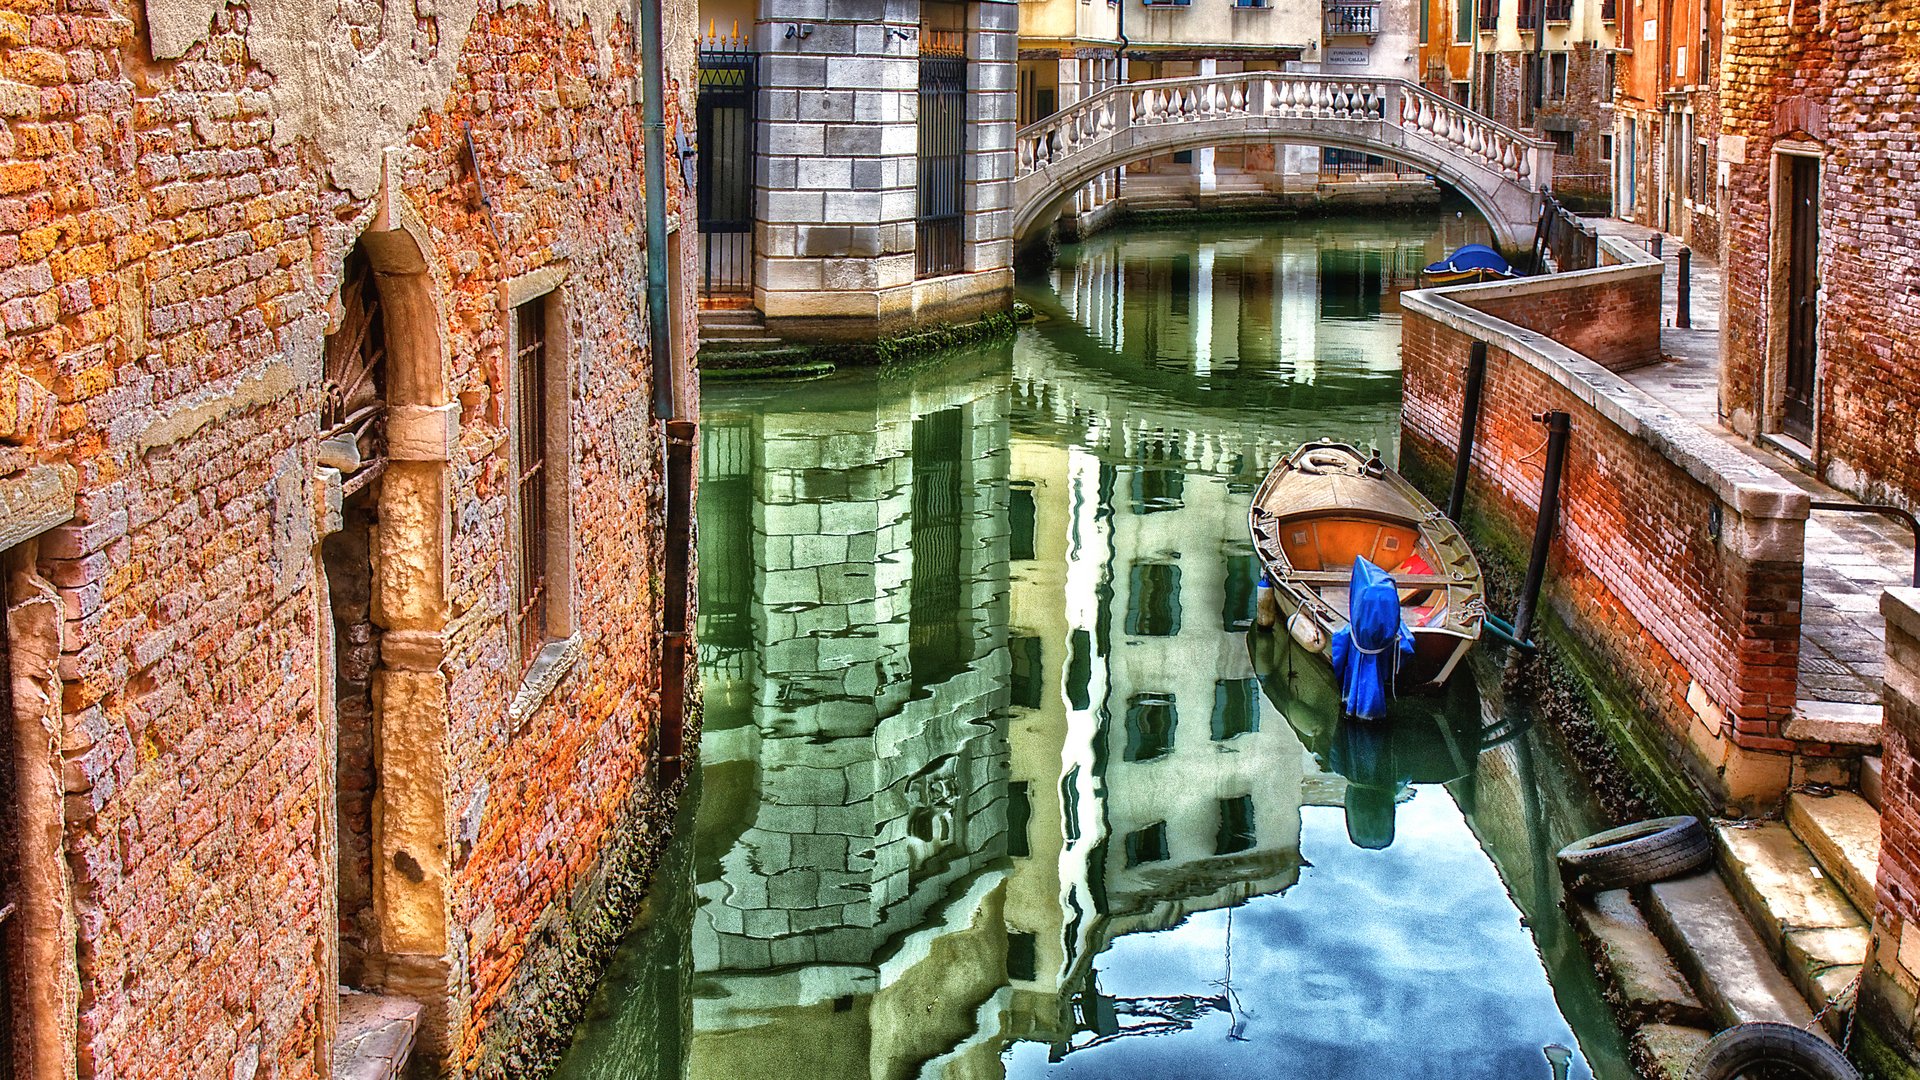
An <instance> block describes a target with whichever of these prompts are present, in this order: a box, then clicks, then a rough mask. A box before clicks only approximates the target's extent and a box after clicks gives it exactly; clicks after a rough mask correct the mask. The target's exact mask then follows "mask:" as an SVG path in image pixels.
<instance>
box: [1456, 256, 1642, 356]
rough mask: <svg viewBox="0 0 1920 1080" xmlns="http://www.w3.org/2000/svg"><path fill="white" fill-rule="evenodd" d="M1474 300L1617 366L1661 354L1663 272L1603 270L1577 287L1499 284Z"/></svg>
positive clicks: (1493, 313) (1487, 310)
mask: <svg viewBox="0 0 1920 1080" xmlns="http://www.w3.org/2000/svg"><path fill="white" fill-rule="evenodd" d="M1471 303H1472V306H1473V308H1474V309H1475V310H1476V311H1481V312H1484V313H1486V314H1488V315H1491V316H1493V317H1494V318H1496V319H1503V320H1505V321H1507V322H1510V323H1512V324H1514V325H1515V326H1523V327H1525V328H1527V329H1528V330H1532V331H1534V332H1535V333H1538V334H1545V335H1546V336H1547V337H1550V338H1552V339H1553V340H1555V341H1557V342H1559V343H1560V344H1562V345H1565V346H1566V347H1567V348H1569V349H1572V350H1573V351H1574V352H1577V353H1579V354H1580V355H1582V356H1584V357H1586V358H1587V359H1589V360H1592V361H1593V362H1594V363H1596V364H1599V365H1600V366H1601V367H1604V368H1607V369H1609V370H1611V371H1622V370H1625V369H1627V368H1634V367H1639V366H1641V365H1643V364H1651V363H1653V362H1654V361H1657V360H1659V359H1660V330H1659V317H1660V275H1658V274H1640V275H1637V276H1632V277H1627V276H1622V275H1618V274H1606V275H1597V276H1595V277H1593V278H1592V279H1591V280H1590V281H1589V282H1587V283H1586V284H1584V285H1582V286H1580V287H1576V288H1568V287H1565V286H1560V287H1549V288H1540V287H1538V285H1536V284H1535V283H1534V282H1527V283H1525V284H1523V285H1517V286H1496V287H1494V288H1491V289H1488V290H1485V291H1484V292H1483V293H1481V294H1479V295H1476V296H1475V297H1474V298H1473V300H1472V301H1471ZM1649 312H1651V313H1652V314H1651V316H1649V315H1648V313H1649ZM1649 317H1650V318H1651V319H1652V325H1649V323H1648V319H1649Z"/></svg>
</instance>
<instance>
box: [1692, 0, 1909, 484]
mask: <svg viewBox="0 0 1920 1080" xmlns="http://www.w3.org/2000/svg"><path fill="white" fill-rule="evenodd" d="M1724 42H1725V49H1724V52H1723V59H1722V62H1721V67H1720V71H1721V89H1720V108H1721V120H1720V123H1721V130H1722V132H1723V133H1724V135H1725V136H1726V138H1724V139H1722V140H1721V145H1722V147H1723V149H1724V151H1725V152H1724V153H1723V154H1722V157H1723V158H1724V160H1726V161H1727V163H1728V186H1727V191H1726V208H1727V221H1726V263H1725V267H1724V270H1725V275H1726V279H1725V280H1726V297H1727V299H1726V311H1725V324H1726V326H1727V328H1728V329H1727V332H1726V337H1725V343H1724V346H1723V354H1724V370H1723V375H1722V378H1721V381H1720V385H1721V394H1722V398H1723V402H1724V405H1723V407H1724V408H1725V410H1726V412H1727V415H1728V416H1729V417H1730V418H1731V419H1732V421H1733V423H1734V424H1735V426H1736V427H1737V428H1738V429H1739V430H1741V431H1742V432H1743V433H1749V434H1751V433H1754V432H1756V431H1761V430H1772V429H1774V428H1776V427H1777V411H1778V406H1777V405H1776V404H1774V402H1773V401H1771V400H1769V395H1770V394H1771V395H1773V396H1774V397H1775V398H1777V396H1778V388H1779V387H1780V386H1781V383H1782V378H1783V377H1782V376H1781V375H1780V374H1779V371H1780V370H1781V365H1783V364H1784V351H1783V350H1784V339H1785V334H1786V321H1785V307H1784V298H1783V297H1782V296H1781V295H1779V294H1778V293H1777V292H1776V289H1775V285H1776V275H1779V274H1781V273H1782V272H1783V271H1782V267H1783V264H1784V259H1783V258H1782V257H1781V256H1780V254H1779V253H1778V251H1779V249H1778V248H1777V247H1776V244H1775V237H1774V232H1775V228H1776V222H1777V221H1778V219H1779V218H1780V213H1779V210H1778V208H1776V207H1775V206H1774V205H1773V204H1774V174H1775V169H1776V166H1775V153H1774V151H1775V149H1776V147H1778V146H1779V145H1780V144H1781V143H1782V142H1786V141H1792V142H1794V143H1796V144H1797V145H1799V146H1800V147H1802V148H1808V149H1814V150H1817V152H1818V153H1820V154H1821V156H1822V165H1821V188H1822V193H1821V214H1820V229H1821V243H1820V278H1821V286H1822V300H1821V310H1820V317H1819V322H1818V349H1819V357H1820V361H1819V365H1820V366H1819V383H1818V386H1817V388H1816V401H1815V413H1816V418H1815V426H1816V431H1815V446H1814V451H1815V455H1816V458H1817V464H1818V465H1819V467H1820V470H1821V472H1822V474H1823V475H1824V476H1825V477H1826V479H1827V480H1828V481H1830V482H1832V483H1833V484H1835V485H1836V486H1838V487H1841V488H1844V489H1846V490H1848V491H1851V492H1853V493H1854V494H1856V495H1860V496H1862V497H1865V498H1868V499H1871V500H1876V501H1887V502H1894V503H1899V504H1901V505H1905V506H1909V507H1911V506H1914V505H1917V504H1920V454H1915V453H1914V447H1913V443H1912V440H1911V439H1904V438H1888V437H1887V433H1888V432H1890V431H1898V432H1906V431H1912V430H1914V429H1915V428H1917V427H1920V388H1916V387H1915V385H1914V380H1913V379H1912V378H1911V375H1910V359H1909V358H1910V353H1911V343H1912V342H1913V341H1914V340H1915V339H1916V338H1917V337H1920V304H1916V303H1915V302H1914V295H1913V287H1912V286H1913V280H1914V276H1915V273H1916V265H1915V257H1914V253H1915V251H1916V250H1920V229H1917V228H1916V226H1915V224H1914V221H1913V216H1912V213H1913V207H1912V201H1913V191H1914V189H1915V186H1916V185H1917V184H1920V161H1915V160H1914V154H1913V152H1912V140H1913V127H1914V125H1913V123H1912V120H1911V117H1912V115H1913V112H1914V110H1915V107H1916V100H1920V99H1917V98H1916V91H1915V87H1916V86H1920V28H1916V27H1915V24H1914V22H1913V19H1912V17H1911V13H1910V12H1909V11H1908V10H1907V9H1906V8H1905V7H1904V6H1902V5H1889V4H1883V3H1876V2H1871V0H1830V2H1828V3H1825V4H1806V3H1801V4H1798V5H1797V6H1796V5H1795V4H1794V3H1792V2H1791V0H1753V2H1749V3H1742V4H1738V5H1733V6H1732V7H1731V8H1730V11H1729V18H1728V21H1727V24H1726V30H1725V35H1724Z"/></svg>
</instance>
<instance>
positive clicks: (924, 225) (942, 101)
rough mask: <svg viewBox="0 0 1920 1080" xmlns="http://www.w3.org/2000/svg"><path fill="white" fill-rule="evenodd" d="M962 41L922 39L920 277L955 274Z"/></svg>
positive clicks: (962, 130) (958, 37)
mask: <svg viewBox="0 0 1920 1080" xmlns="http://www.w3.org/2000/svg"><path fill="white" fill-rule="evenodd" d="M964 41H965V38H964V36H963V35H962V34H961V33H959V32H954V31H949V32H937V33H936V32H927V33H924V34H922V37H921V45H920V185H919V192H918V198H917V200H916V207H915V210H916V213H915V232H914V246H915V249H916V251H917V255H916V259H915V267H914V269H915V272H916V274H917V275H918V276H919V277H937V276H939V275H942V274H954V273H958V272H959V271H960V267H961V246H962V237H963V222H962V218H963V215H964V213H965V210H966V188H965V183H964V182H965V173H964V169H963V163H964V162H965V161H966V153H967V60H966V56H965V54H964V53H963V51H962V49H963V46H964Z"/></svg>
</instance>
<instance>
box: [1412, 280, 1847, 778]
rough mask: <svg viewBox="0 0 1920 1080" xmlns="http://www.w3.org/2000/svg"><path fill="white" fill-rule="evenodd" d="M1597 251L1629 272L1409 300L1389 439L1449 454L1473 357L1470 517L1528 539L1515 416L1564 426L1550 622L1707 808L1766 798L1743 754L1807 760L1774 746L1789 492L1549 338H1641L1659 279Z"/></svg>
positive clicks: (1792, 530) (1527, 461) (1793, 645)
mask: <svg viewBox="0 0 1920 1080" xmlns="http://www.w3.org/2000/svg"><path fill="white" fill-rule="evenodd" d="M1607 246H1608V247H1609V249H1610V250H1612V257H1613V258H1616V259H1620V260H1622V261H1625V262H1628V263H1630V264H1631V265H1626V266H1616V267H1610V268H1603V269H1600V270H1594V271H1585V272H1582V273H1577V274H1568V275H1561V276H1557V277H1554V278H1547V279H1538V280H1536V281H1534V282H1529V283H1527V285H1528V290H1529V291H1528V292H1526V293H1523V294H1521V295H1520V296H1515V295H1513V290H1512V286H1509V285H1481V286H1464V287H1459V288H1455V289H1444V290H1429V291H1426V292H1421V293H1413V294H1409V295H1408V296H1407V297H1406V298H1405V300H1404V305H1405V316H1404V322H1403V324H1402V325H1403V330H1402V335H1403V336H1402V341H1403V345H1402V364H1403V370H1404V374H1405V409H1404V412H1403V416H1402V425H1403V433H1404V436H1405V438H1406V440H1407V441H1408V443H1409V444H1410V445H1411V446H1412V448H1413V449H1414V450H1415V452H1416V453H1419V454H1422V455H1426V456H1429V457H1433V458H1436V459H1439V460H1447V459H1450V458H1451V457H1452V452H1453V445H1454V442H1455V439H1456V438H1457V436H1458V432H1459V423H1460V411H1459V410H1460V401H1461V396H1462V392H1463V384H1464V376H1465V365H1466V359H1467V355H1468V352H1469V348H1470V346H1471V343H1472V342H1474V341H1476V340H1479V341H1486V342H1487V343H1488V344H1489V346H1490V348H1489V356H1488V367H1487V381H1486V396H1485V399H1484V401H1483V404H1482V412H1481V417H1480V422H1479V429H1478V437H1477V441H1476V444H1475V450H1474V462H1475V466H1474V470H1473V484H1472V493H1473V500H1472V501H1473V506H1472V508H1471V509H1472V510H1473V511H1474V512H1475V513H1476V514H1480V515H1487V516H1491V517H1492V518H1493V519H1495V520H1496V521H1498V522H1500V523H1502V524H1503V525H1504V527H1505V531H1507V532H1509V533H1510V534H1512V535H1516V536H1526V535H1530V534H1531V531H1532V529H1533V525H1534V521H1535V514H1536V507H1537V505H1538V500H1539V493H1540V483H1541V475H1542V474H1541V471H1540V460H1539V453H1540V450H1541V448H1542V447H1543V445H1544V443H1545V431H1544V429H1543V428H1542V427H1541V425H1539V424H1538V423H1536V422H1535V421H1534V420H1533V419H1532V418H1533V417H1534V415H1535V414H1538V413H1540V412H1543V411H1547V410H1562V411H1566V412H1568V413H1569V414H1571V416H1572V427H1573V438H1572V441H1571V443H1570V445H1569V449H1568V457H1567V464H1566V471H1565V475H1564V480H1563V483H1562V491H1561V514H1562V517H1561V526H1560V530H1559V535H1558V538H1557V540H1556V542H1555V544H1554V547H1553V561H1552V566H1551V572H1550V574H1549V582H1550V593H1549V596H1550V600H1551V602H1552V603H1553V605H1554V607H1555V610H1556V611H1557V612H1558V613H1559V614H1560V615H1561V616H1562V617H1563V619H1564V620H1565V621H1566V623H1567V624H1568V625H1569V626H1570V627H1571V628H1572V629H1573V630H1574V632H1575V633H1576V634H1578V635H1579V636H1580V637H1582V638H1583V639H1584V641H1585V642H1586V644H1588V645H1589V646H1591V647H1593V648H1594V649H1595V650H1597V651H1598V652H1599V653H1600V654H1601V655H1602V656H1604V657H1606V658H1607V659H1608V660H1609V661H1611V662H1612V664H1613V665H1614V670H1615V672H1616V673H1617V675H1618V676H1619V678H1620V680H1621V681H1622V682H1623V683H1624V684H1625V685H1626V687H1627V688H1628V689H1629V690H1630V692H1631V693H1632V694H1633V695H1634V696H1635V697H1636V698H1637V699H1638V702H1637V703H1638V704H1639V705H1640V706H1641V707H1643V708H1644V709H1645V710H1646V712H1647V713H1648V714H1649V715H1650V716H1652V717H1655V718H1657V719H1658V721H1659V723H1660V727H1661V729H1662V730H1663V732H1664V734H1665V736H1666V738H1667V739H1668V741H1669V742H1670V744H1671V745H1672V747H1673V748H1674V749H1675V750H1679V751H1684V752H1683V753H1681V754H1679V755H1678V757H1679V759H1680V760H1684V761H1686V762H1687V763H1688V764H1689V766H1690V767H1691V771H1692V772H1693V774H1694V776H1695V777H1696V780H1697V781H1698V782H1699V784H1700V786H1701V788H1702V789H1703V790H1704V791H1705V792H1706V793H1707V794H1708V795H1709V797H1710V798H1712V799H1713V800H1714V801H1715V802H1720V801H1722V800H1725V799H1729V798H1730V799H1732V800H1734V801H1736V802H1744V801H1746V800H1749V799H1751V798H1760V799H1764V798H1766V797H1768V796H1769V795H1777V793H1778V791H1779V790H1780V789H1781V788H1783V787H1784V785H1785V781H1786V778H1787V771H1788V766H1787V764H1786V759H1785V758H1782V759H1781V760H1780V762H1779V763H1778V764H1777V766H1768V765H1764V764H1763V765H1761V766H1755V764H1754V763H1753V762H1751V761H1748V760H1746V759H1745V758H1744V756H1742V755H1745V754H1750V753H1756V752H1757V753H1765V754H1785V753H1787V752H1790V751H1794V750H1796V749H1799V750H1805V749H1806V748H1804V747H1796V746H1795V745H1794V744H1793V743H1791V742H1789V741H1788V740H1786V739H1785V738H1784V737H1783V734H1782V732H1783V729H1784V725H1785V722H1786V720H1787V719H1788V718H1789V716H1790V715H1791V711H1792V708H1793V701H1794V697H1795V693H1794V688H1795V683H1796V668H1797V663H1798V657H1799V598H1800V588H1801V578H1800V565H1799V552H1800V544H1801V539H1802V529H1803V527H1804V521H1805V518H1806V514H1807V500H1806V496H1805V495H1803V494H1800V493H1799V492H1797V491H1796V490H1795V489H1793V488H1791V487H1790V486H1788V485H1786V484H1785V483H1784V482H1782V481H1780V480H1779V479H1778V478H1777V477H1775V476H1773V475H1772V474H1771V473H1767V472H1766V471H1765V470H1763V469H1760V468H1758V467H1756V466H1754V465H1753V464H1752V463H1751V462H1749V461H1747V459H1746V458H1744V457H1743V456H1742V455H1740V454H1739V453H1738V452H1737V451H1735V450H1734V449H1732V448H1730V447H1727V446H1726V445H1724V444H1723V443H1721V442H1719V441H1718V440H1717V439H1716V438H1714V437H1713V436H1711V435H1709V434H1707V433H1705V432H1702V431H1699V430H1698V429H1697V428H1694V427H1692V426H1691V425H1690V424H1688V423H1686V422H1684V421H1680V420H1678V419H1676V418H1674V417H1672V416H1671V415H1670V414H1668V413H1666V412H1665V410H1663V409H1662V408H1661V407H1660V406H1659V404H1658V403H1656V402H1654V401H1652V400H1651V399H1649V398H1647V397H1646V396H1645V395H1644V394H1642V393H1641V392H1640V391H1638V390H1637V389H1635V388H1634V387H1632V386H1631V385H1630V384H1628V383H1626V382H1625V381H1624V380H1622V379H1620V378H1619V377H1618V376H1616V375H1614V374H1612V373H1611V372H1610V371H1608V370H1606V369H1605V368H1603V367H1602V366H1600V365H1599V364H1597V363H1595V362H1594V361H1593V360H1592V359H1589V358H1587V357H1585V356H1582V355H1580V354H1579V353H1577V352H1575V351H1573V350H1572V349H1570V348H1568V347H1566V346H1565V345H1563V344H1561V343H1560V342H1559V341H1557V340H1555V336H1554V335H1556V334H1560V335H1562V336H1566V337H1569V338H1578V337H1579V335H1578V334H1576V333H1574V332H1571V330H1570V329H1569V325H1570V324H1583V323H1584V322H1585V321H1586V320H1587V319H1588V318H1590V316H1591V315H1592V313H1593V312H1594V311H1596V310H1604V311H1607V312H1609V313H1611V317H1612V318H1614V319H1617V320H1619V321H1620V322H1622V323H1624V324H1626V325H1628V326H1630V327H1633V328H1636V329H1637V331H1638V332H1639V333H1641V334H1643V335H1644V336H1645V337H1647V338H1649V339H1657V336H1658V324H1659V294H1658V292H1657V288H1656V289H1655V290H1653V291H1649V290H1648V289H1646V288H1645V286H1644V281H1643V279H1650V280H1652V281H1653V282H1655V283H1656V285H1657V282H1658V276H1657V273H1658V271H1657V270H1655V271H1654V273H1653V274H1652V275H1651V276H1650V275H1648V273H1647V270H1648V267H1647V264H1646V262H1645V260H1646V258H1647V257H1646V256H1644V255H1639V254H1637V253H1634V252H1632V251H1631V250H1629V249H1625V248H1622V247H1621V246H1620V245H1612V244H1609V245H1607ZM1556 294H1571V295H1562V296H1557V297H1556ZM1523 298H1524V299H1525V300H1526V301H1527V302H1525V303H1522V302H1521V301H1522V299H1523ZM1489 304H1490V305H1492V306H1494V307H1496V308H1500V309H1504V310H1509V311H1512V312H1513V313H1515V314H1516V315H1518V314H1520V313H1521V312H1522V311H1523V310H1524V312H1525V314H1526V317H1527V319H1528V322H1529V324H1530V325H1529V326H1520V325H1516V324H1515V323H1510V322H1507V321H1505V320H1503V319H1499V318H1496V317H1494V316H1492V315H1490V314H1488V313H1487V312H1486V311H1484V310H1481V308H1482V306H1483V305H1489ZM1627 338H1628V336H1627V335H1622V336H1621V337H1619V338H1618V339H1609V340H1613V342H1614V346H1615V347H1625V346H1624V345H1622V343H1623V342H1626V341H1627ZM1816 749H1817V748H1816ZM1733 750H1737V751H1739V752H1740V753H1739V754H1735V753H1733V752H1732V751H1733Z"/></svg>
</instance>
